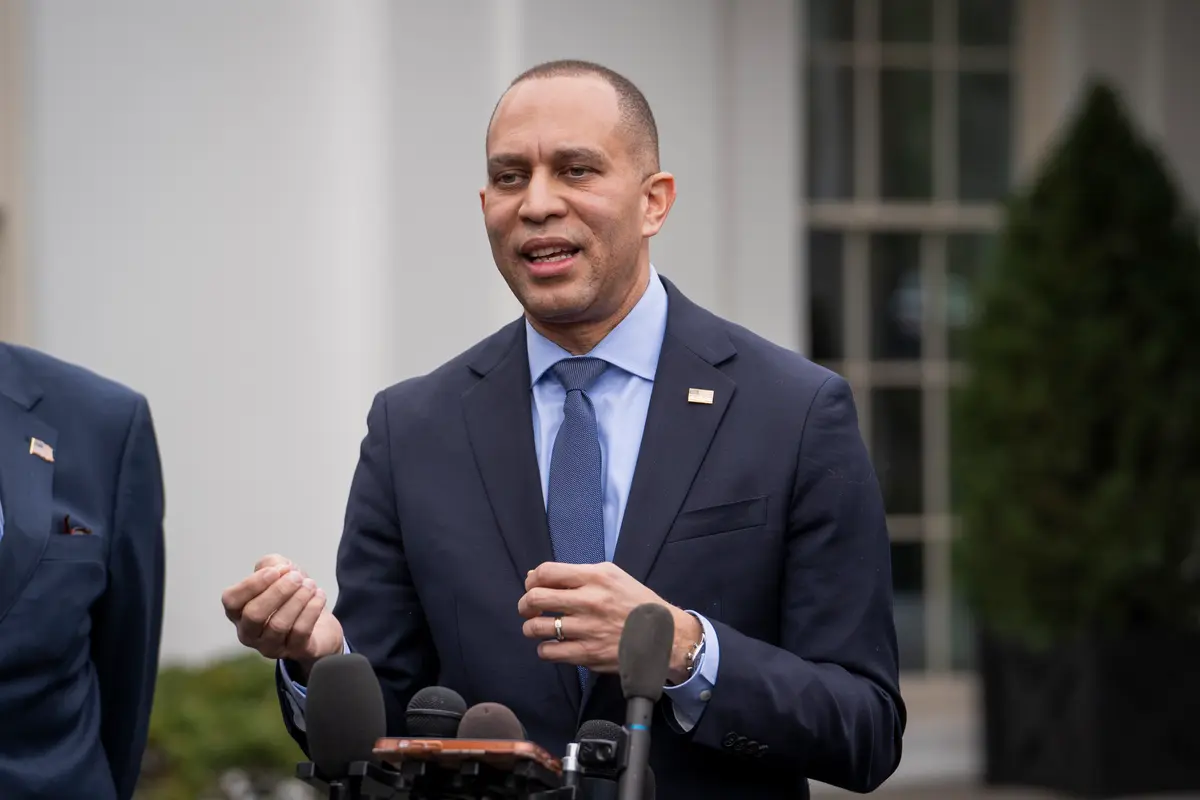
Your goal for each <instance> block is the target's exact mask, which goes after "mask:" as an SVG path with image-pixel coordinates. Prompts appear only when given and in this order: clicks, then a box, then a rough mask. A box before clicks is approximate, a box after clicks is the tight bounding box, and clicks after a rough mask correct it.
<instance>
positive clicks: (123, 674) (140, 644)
mask: <svg viewBox="0 0 1200 800" xmlns="http://www.w3.org/2000/svg"><path fill="white" fill-rule="evenodd" d="M163 513H164V498H163V483H162V469H161V466H160V463H159V455H158V443H157V440H156V437H155V433H154V423H153V421H152V420H151V417H150V409H149V407H148V406H147V404H146V401H145V399H144V398H141V397H139V398H138V400H137V404H136V407H135V409H134V412H133V419H132V422H131V423H130V426H129V432H128V434H127V436H126V440H125V449H124V453H123V454H122V456H121V462H120V473H119V474H118V477H117V495H116V505H115V511H114V524H113V533H112V541H111V543H110V545H109V547H110V549H109V556H108V560H109V568H108V589H107V591H106V592H105V594H104V597H103V599H102V600H101V601H100V605H99V607H98V608H97V610H96V613H95V616H94V629H93V632H92V658H93V661H94V663H95V666H96V675H97V679H98V681H99V685H100V716H101V723H100V738H101V742H102V743H103V745H104V752H105V754H106V755H107V756H108V764H109V769H110V770H111V772H112V777H113V782H114V784H115V785H116V789H117V797H118V798H120V800H129V798H130V797H132V796H133V790H134V787H135V786H136V785H137V781H138V775H139V774H140V772H141V762H142V753H143V751H144V750H145V747H146V738H147V732H148V729H149V726H150V709H151V705H152V702H153V699H154V686H155V680H156V677H157V674H158V653H159V641H160V638H161V634H162V612H163V583H164V571H165V568H164V563H163V562H164V555H165V554H164V549H165V546H164V541H163Z"/></svg>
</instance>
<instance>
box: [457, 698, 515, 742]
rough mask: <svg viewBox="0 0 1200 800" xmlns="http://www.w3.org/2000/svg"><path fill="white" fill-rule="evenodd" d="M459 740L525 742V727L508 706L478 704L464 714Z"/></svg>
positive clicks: (459, 730) (459, 727)
mask: <svg viewBox="0 0 1200 800" xmlns="http://www.w3.org/2000/svg"><path fill="white" fill-rule="evenodd" d="M458 738H459V739H501V740H506V741H507V740H512V741H523V740H524V739H525V726H524V725H522V724H521V721H520V720H519V719H517V715H516V714H514V713H513V712H512V710H511V709H509V708H508V706H503V705H500V704H499V703H477V704H476V705H473V706H471V707H470V708H469V709H468V710H467V712H466V713H465V714H463V716H462V722H460V723H458Z"/></svg>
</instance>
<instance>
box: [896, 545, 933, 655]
mask: <svg viewBox="0 0 1200 800" xmlns="http://www.w3.org/2000/svg"><path fill="white" fill-rule="evenodd" d="M892 594H893V600H892V605H893V606H894V608H895V611H894V614H895V619H896V640H897V644H898V645H899V646H900V669H902V670H921V669H924V668H925V548H924V546H923V545H922V544H921V543H920V542H892Z"/></svg>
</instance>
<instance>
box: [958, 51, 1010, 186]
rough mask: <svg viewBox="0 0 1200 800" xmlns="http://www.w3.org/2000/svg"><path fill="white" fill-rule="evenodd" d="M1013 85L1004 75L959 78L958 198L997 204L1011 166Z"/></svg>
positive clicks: (1007, 180) (981, 74) (990, 74)
mask: <svg viewBox="0 0 1200 800" xmlns="http://www.w3.org/2000/svg"><path fill="white" fill-rule="evenodd" d="M1012 127H1013V119H1012V81H1011V79H1010V77H1009V75H1008V74H1006V73H982V72H981V73H970V72H967V73H963V74H961V75H959V76H958V196H959V197H960V198H962V199H963V200H997V199H999V198H1001V197H1003V196H1004V195H1005V194H1006V193H1007V192H1008V182H1009V172H1010V169H1011V166H1012Z"/></svg>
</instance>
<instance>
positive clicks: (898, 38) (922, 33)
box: [879, 0, 933, 44]
mask: <svg viewBox="0 0 1200 800" xmlns="http://www.w3.org/2000/svg"><path fill="white" fill-rule="evenodd" d="M879 13H880V18H879V38H880V39H881V40H882V41H884V42H897V43H903V44H918V43H920V44H923V43H926V42H932V41H933V0H884V2H883V4H882V5H881V6H880V8H879Z"/></svg>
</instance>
